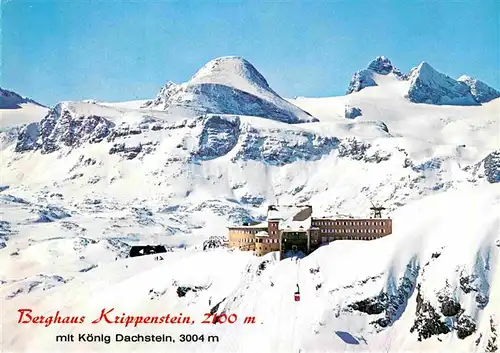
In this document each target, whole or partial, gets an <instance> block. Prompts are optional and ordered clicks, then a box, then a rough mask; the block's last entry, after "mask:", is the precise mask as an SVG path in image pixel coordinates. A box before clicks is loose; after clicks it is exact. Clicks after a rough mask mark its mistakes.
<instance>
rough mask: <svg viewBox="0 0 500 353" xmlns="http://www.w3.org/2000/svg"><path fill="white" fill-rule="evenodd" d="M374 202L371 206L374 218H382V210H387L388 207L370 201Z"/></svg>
mask: <svg viewBox="0 0 500 353" xmlns="http://www.w3.org/2000/svg"><path fill="white" fill-rule="evenodd" d="M370 203H371V204H372V207H370V210H372V211H373V218H382V211H383V210H385V209H386V208H385V207H384V206H381V205H374V204H373V202H371V201H370Z"/></svg>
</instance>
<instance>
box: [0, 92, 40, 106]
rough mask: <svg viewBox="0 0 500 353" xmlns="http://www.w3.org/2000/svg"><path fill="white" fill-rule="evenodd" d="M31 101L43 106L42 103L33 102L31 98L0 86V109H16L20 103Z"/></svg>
mask: <svg viewBox="0 0 500 353" xmlns="http://www.w3.org/2000/svg"><path fill="white" fill-rule="evenodd" d="M27 103H32V104H35V105H39V106H41V107H43V105H42V104H40V103H38V102H35V101H34V100H33V99H31V98H27V97H22V96H21V95H19V94H17V93H16V92H12V91H8V90H6V89H3V88H2V87H0V109H18V108H21V105H22V104H27Z"/></svg>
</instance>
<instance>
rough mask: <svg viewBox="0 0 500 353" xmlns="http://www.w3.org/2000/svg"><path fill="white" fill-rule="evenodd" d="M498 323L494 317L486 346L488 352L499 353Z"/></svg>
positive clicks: (491, 319)
mask: <svg viewBox="0 0 500 353" xmlns="http://www.w3.org/2000/svg"><path fill="white" fill-rule="evenodd" d="M497 330H498V323H496V322H495V319H494V317H493V316H491V317H490V336H489V338H488V343H487V346H486V352H488V353H493V352H497V351H498V341H497V339H498V333H497Z"/></svg>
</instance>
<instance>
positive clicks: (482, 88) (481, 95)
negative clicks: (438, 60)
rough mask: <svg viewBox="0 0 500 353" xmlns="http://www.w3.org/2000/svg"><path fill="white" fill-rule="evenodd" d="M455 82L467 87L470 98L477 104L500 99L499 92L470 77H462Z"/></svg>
mask: <svg viewBox="0 0 500 353" xmlns="http://www.w3.org/2000/svg"><path fill="white" fill-rule="evenodd" d="M457 81H459V82H463V83H465V84H466V85H467V86H469V89H470V92H471V94H472V96H473V97H474V99H475V100H476V101H477V102H478V103H486V102H489V101H491V100H493V99H496V98H498V97H500V92H498V91H497V90H496V89H494V88H493V87H490V86H488V85H487V84H486V83H484V82H482V81H480V80H477V79H475V78H472V77H470V76H467V75H462V76H460V77H459V78H458V80H457Z"/></svg>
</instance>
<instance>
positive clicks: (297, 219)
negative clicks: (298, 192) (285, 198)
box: [267, 205, 312, 231]
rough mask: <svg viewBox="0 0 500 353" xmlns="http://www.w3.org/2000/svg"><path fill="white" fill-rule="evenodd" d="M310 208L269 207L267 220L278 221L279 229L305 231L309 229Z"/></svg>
mask: <svg viewBox="0 0 500 353" xmlns="http://www.w3.org/2000/svg"><path fill="white" fill-rule="evenodd" d="M311 215H312V207H311V206H308V205H306V206H281V205H280V206H269V209H268V211H267V219H268V220H279V225H278V228H279V229H283V230H287V231H292V230H296V231H305V230H307V229H309V228H311Z"/></svg>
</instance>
